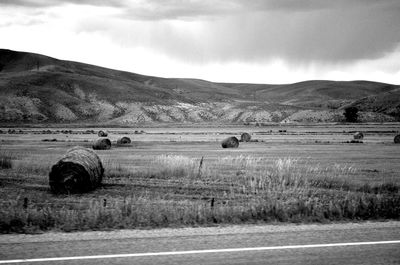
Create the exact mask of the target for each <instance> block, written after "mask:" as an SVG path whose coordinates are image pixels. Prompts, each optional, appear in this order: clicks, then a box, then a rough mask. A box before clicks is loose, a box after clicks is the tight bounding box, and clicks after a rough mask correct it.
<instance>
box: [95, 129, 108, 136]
mask: <svg viewBox="0 0 400 265" xmlns="http://www.w3.org/2000/svg"><path fill="white" fill-rule="evenodd" d="M97 135H98V136H99V137H107V136H108V132H107V131H102V130H100V131H99V132H98V133H97Z"/></svg>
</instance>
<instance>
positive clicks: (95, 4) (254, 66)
mask: <svg viewBox="0 0 400 265" xmlns="http://www.w3.org/2000/svg"><path fill="white" fill-rule="evenodd" d="M0 48H5V49H11V50H18V51H27V52H35V53H40V54H44V55H48V56H52V57H55V58H58V59H64V60H71V61H78V62H84V63H89V64H95V65H99V66H104V67H109V68H113V69H119V70H125V71H129V72H135V73H139V74H146V75H153V76H161V77H185V78H186V77H190V78H201V79H206V80H210V81H218V82H242V83H244V82H245V83H269V84H272V83H274V84H277V83H293V82H300V81H304V80H313V79H327V80H371V81H380V82H386V83H392V84H400V1H399V0H379V1H378V0H335V1H332V0H218V1H217V0H186V1H184V0H131V1H127V0H125V1H124V0H108V1H107V0H70V1H64V0H0Z"/></svg>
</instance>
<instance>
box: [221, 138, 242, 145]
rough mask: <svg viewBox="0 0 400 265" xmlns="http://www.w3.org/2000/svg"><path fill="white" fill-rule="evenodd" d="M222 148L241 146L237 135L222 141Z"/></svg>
mask: <svg viewBox="0 0 400 265" xmlns="http://www.w3.org/2000/svg"><path fill="white" fill-rule="evenodd" d="M221 146H222V148H237V147H239V140H238V139H237V138H236V137H235V136H232V137H228V138H226V139H225V140H223V141H222V143H221Z"/></svg>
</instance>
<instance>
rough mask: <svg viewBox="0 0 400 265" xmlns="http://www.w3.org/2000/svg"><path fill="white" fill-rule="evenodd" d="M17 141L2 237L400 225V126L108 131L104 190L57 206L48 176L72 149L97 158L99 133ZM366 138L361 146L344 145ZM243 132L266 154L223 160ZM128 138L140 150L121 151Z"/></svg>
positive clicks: (1, 178)
mask: <svg viewBox="0 0 400 265" xmlns="http://www.w3.org/2000/svg"><path fill="white" fill-rule="evenodd" d="M9 129H10V128H0V130H2V131H3V133H2V134H0V139H1V147H0V156H1V157H2V158H5V161H6V162H5V163H4V164H7V165H10V166H2V169H0V191H1V192H0V231H1V232H3V233H8V232H36V231H43V230H64V231H75V230H91V229H95V230H97V229H114V228H138V227H164V226H185V225H190V226H193V225H211V224H215V223H254V222H281V221H282V222H325V221H343V220H367V219H378V220H380V219H399V217H400V192H399V187H400V176H399V172H400V145H398V144H394V143H393V137H394V136H395V135H396V133H397V132H398V130H400V125H399V124H397V123H393V124H357V125H313V126H311V125H308V126H307V125H304V126H303V125H298V126H273V125H271V126H261V127H249V126H247V127H246V126H226V127H222V126H221V127H220V128H217V127H212V126H210V127H208V126H204V127H179V128H171V127H165V128H161V127H158V128H108V129H107V128H105V129H107V130H108V131H109V133H110V135H109V138H110V139H111V140H112V142H113V147H112V149H111V150H98V151H96V153H97V154H99V156H100V158H101V159H102V161H103V164H104V167H105V170H106V171H105V177H104V179H103V186H102V187H101V188H99V189H97V190H95V191H93V192H90V193H87V194H79V195H58V196H56V195H53V194H51V193H50V192H49V186H48V173H49V171H50V168H51V166H52V165H53V164H55V163H56V162H57V161H58V159H59V158H60V157H61V156H62V155H63V154H64V153H65V152H66V150H68V149H69V148H71V147H73V146H76V145H82V146H87V147H90V146H91V142H92V141H93V140H94V139H97V131H98V129H96V128H55V127H53V128H50V129H47V128H45V129H44V128H12V129H14V130H15V133H7V132H8V130H9ZM66 130H67V131H66ZM92 130H93V131H92ZM358 130H359V131H362V132H364V134H365V138H364V139H363V143H362V144H349V143H347V141H350V140H352V139H353V138H352V135H353V132H354V131H358ZM135 131H136V133H135ZM242 132H249V133H250V134H251V135H252V139H254V140H257V142H249V143H240V146H239V148H238V149H222V148H221V146H220V141H221V140H222V139H224V138H226V137H227V136H231V135H234V136H237V137H239V138H240V133H242ZM121 136H129V137H130V138H131V139H132V143H131V144H129V145H127V146H116V145H115V142H116V140H117V138H118V137H121ZM201 160H203V163H201V162H200V161H201ZM2 163H3V162H2Z"/></svg>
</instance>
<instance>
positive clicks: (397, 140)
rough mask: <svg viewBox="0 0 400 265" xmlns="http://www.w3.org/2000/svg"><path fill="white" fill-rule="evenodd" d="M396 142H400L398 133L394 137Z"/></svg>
mask: <svg viewBox="0 0 400 265" xmlns="http://www.w3.org/2000/svg"><path fill="white" fill-rule="evenodd" d="M394 143H395V144H400V134H398V135H396V136H395V137H394Z"/></svg>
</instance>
